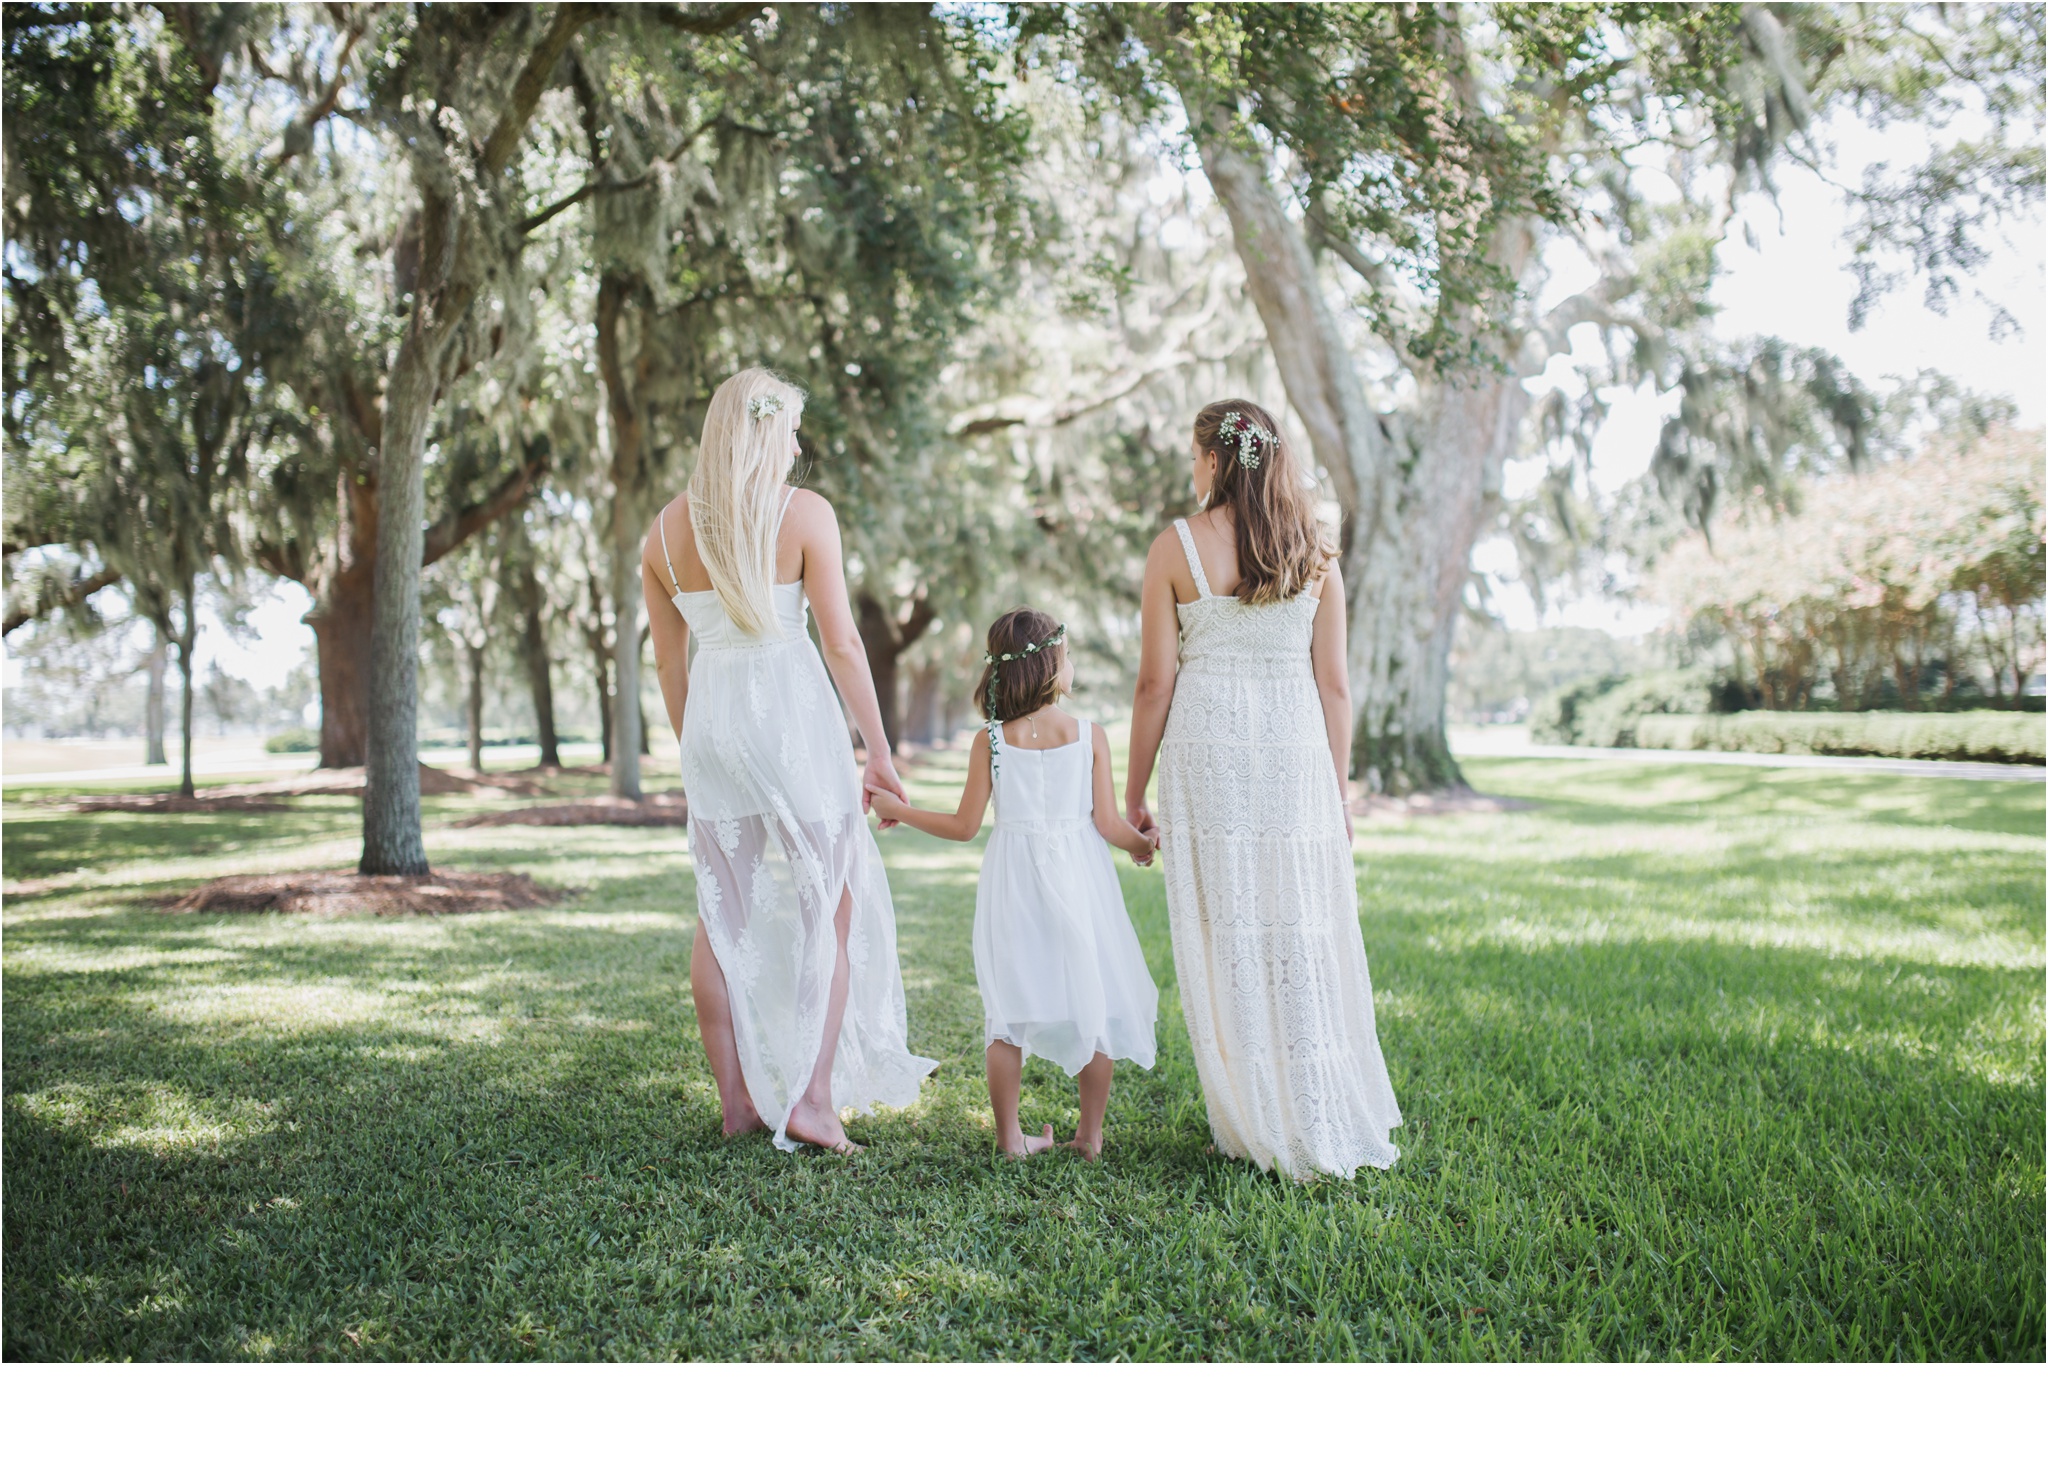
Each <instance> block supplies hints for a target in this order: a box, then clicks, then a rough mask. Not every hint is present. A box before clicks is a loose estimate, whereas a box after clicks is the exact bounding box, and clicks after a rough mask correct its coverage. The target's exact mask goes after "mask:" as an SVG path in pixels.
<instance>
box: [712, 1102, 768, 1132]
mask: <svg viewBox="0 0 2048 1465" xmlns="http://www.w3.org/2000/svg"><path fill="white" fill-rule="evenodd" d="M723 1128H724V1130H725V1137H726V1138H727V1139H733V1138H736V1137H737V1136H739V1135H742V1134H752V1133H754V1131H756V1130H765V1129H767V1128H768V1124H767V1121H766V1120H764V1119H762V1118H761V1116H760V1115H759V1114H757V1113H755V1112H754V1106H753V1105H752V1104H749V1105H747V1107H746V1108H745V1109H744V1110H742V1111H741V1112H740V1113H738V1114H728V1115H726V1116H725V1122H724V1125H723Z"/></svg>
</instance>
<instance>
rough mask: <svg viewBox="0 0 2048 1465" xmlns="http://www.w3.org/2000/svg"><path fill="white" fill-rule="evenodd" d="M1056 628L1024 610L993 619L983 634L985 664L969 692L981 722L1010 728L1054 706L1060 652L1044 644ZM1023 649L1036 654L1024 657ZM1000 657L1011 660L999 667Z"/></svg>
mask: <svg viewBox="0 0 2048 1465" xmlns="http://www.w3.org/2000/svg"><path fill="white" fill-rule="evenodd" d="M1059 628H1060V623H1059V622H1058V621H1056V620H1054V619H1053V618H1052V617H1051V616H1049V615H1047V614H1046V613H1045V612H1044V611H1042V610H1033V609H1031V608H1030V607H1029V606H1021V607H1019V608H1018V609H1016V610H1013V611H1006V612H1005V613H1004V614H1002V615H999V616H997V617H996V620H995V624H994V625H992V626H990V627H989V628H988V654H989V661H988V664H987V665H986V666H984V667H983V668H982V669H981V681H980V682H979V683H977V684H976V686H975V688H974V705H975V706H977V707H979V708H980V709H981V711H982V715H983V716H985V717H990V718H993V719H994V720H995V721H997V722H1015V721H1016V720H1017V719H1018V718H1020V717H1029V716H1030V715H1031V714H1032V713H1034V712H1036V711H1037V710H1038V709H1039V708H1041V707H1050V706H1052V704H1053V703H1054V702H1056V701H1058V700H1059V695H1060V648H1059V647H1057V646H1048V645H1046V644H1045V643H1046V639H1047V638H1048V637H1050V636H1052V635H1053V634H1054V633H1055V632H1057V631H1058V630H1059ZM1026 646H1036V647H1037V648H1038V649H1037V650H1036V651H1032V652H1029V653H1024V648H1025V647H1026ZM1020 653H1024V654H1020ZM1005 656H1009V657H1014V658H1015V659H1014V660H1012V661H1004V660H1003V659H1002V658H1003V657H1005Z"/></svg>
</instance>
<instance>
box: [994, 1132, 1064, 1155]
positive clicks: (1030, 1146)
mask: <svg viewBox="0 0 2048 1465" xmlns="http://www.w3.org/2000/svg"><path fill="white" fill-rule="evenodd" d="M1055 1143H1056V1141H1055V1140H1054V1139H1053V1137H1052V1126H1051V1125H1050V1124H1048V1125H1046V1126H1045V1130H1044V1132H1043V1133H1040V1134H1026V1133H1024V1132H1023V1131H1022V1130H1019V1131H1018V1132H1017V1142H1016V1143H1015V1144H1014V1145H1013V1144H1011V1143H1010V1142H1009V1141H1008V1140H1004V1141H1003V1142H1002V1148H1003V1153H1004V1154H1006V1155H1008V1156H1009V1157H1010V1158H1011V1159H1013V1160H1028V1159H1030V1158H1031V1157H1032V1156H1033V1155H1042V1154H1044V1153H1045V1152H1046V1151H1047V1150H1049V1149H1051V1148H1052V1147H1053V1145H1054V1144H1055Z"/></svg>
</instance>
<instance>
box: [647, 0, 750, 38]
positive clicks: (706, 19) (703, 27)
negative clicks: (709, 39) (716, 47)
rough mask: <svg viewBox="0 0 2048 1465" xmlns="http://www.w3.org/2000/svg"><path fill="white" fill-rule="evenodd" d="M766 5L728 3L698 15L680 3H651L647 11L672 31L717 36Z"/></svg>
mask: <svg viewBox="0 0 2048 1465" xmlns="http://www.w3.org/2000/svg"><path fill="white" fill-rule="evenodd" d="M767 8H768V7H767V6H765V5H728V6H726V7H725V8H724V9H723V10H714V11H712V12H711V14H709V15H696V14H692V13H691V12H690V11H687V10H684V9H683V8H682V7H681V6H680V5H649V6H647V7H646V11H645V13H646V14H647V15H648V16H650V17H651V18H653V19H654V20H657V21H659V22H660V23H661V24H663V25H665V26H667V27H668V28H669V29H670V30H672V31H682V32H683V33H684V34H686V35H692V36H716V35H722V34H723V33H725V32H726V31H729V30H731V29H732V28H733V27H734V26H736V25H738V24H739V23H740V22H741V21H742V20H745V19H747V18H748V17H749V16H754V15H759V14H760V13H761V12H762V11H764V10H766V9H767Z"/></svg>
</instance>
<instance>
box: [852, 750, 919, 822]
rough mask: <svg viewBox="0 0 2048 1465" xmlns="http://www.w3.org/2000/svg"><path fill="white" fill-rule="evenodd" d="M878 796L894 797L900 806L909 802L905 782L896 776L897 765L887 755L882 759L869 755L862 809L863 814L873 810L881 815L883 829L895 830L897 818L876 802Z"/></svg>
mask: <svg viewBox="0 0 2048 1465" xmlns="http://www.w3.org/2000/svg"><path fill="white" fill-rule="evenodd" d="M876 794H885V795H892V796H893V797H894V799H895V801H896V803H897V804H898V805H899V806H900V805H902V804H906V803H908V802H909V795H908V793H907V792H906V791H905V789H904V787H903V780H902V779H901V778H899V777H897V776H896V765H895V763H894V762H893V761H891V759H890V758H889V756H888V755H887V754H886V753H885V754H883V755H882V756H880V757H876V756H875V755H874V754H873V753H870V754H868V766H867V771H866V772H865V773H863V774H862V775H861V788H860V808H861V812H862V813H863V814H865V813H867V812H868V811H869V810H873V811H874V812H875V813H877V814H879V815H881V818H882V828H884V829H893V828H895V826H896V824H897V823H898V820H897V818H896V816H895V815H894V814H892V813H890V812H889V811H888V810H886V809H884V808H882V807H881V806H880V805H878V804H877V803H876V802H875V795H876ZM899 812H900V808H899Z"/></svg>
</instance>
